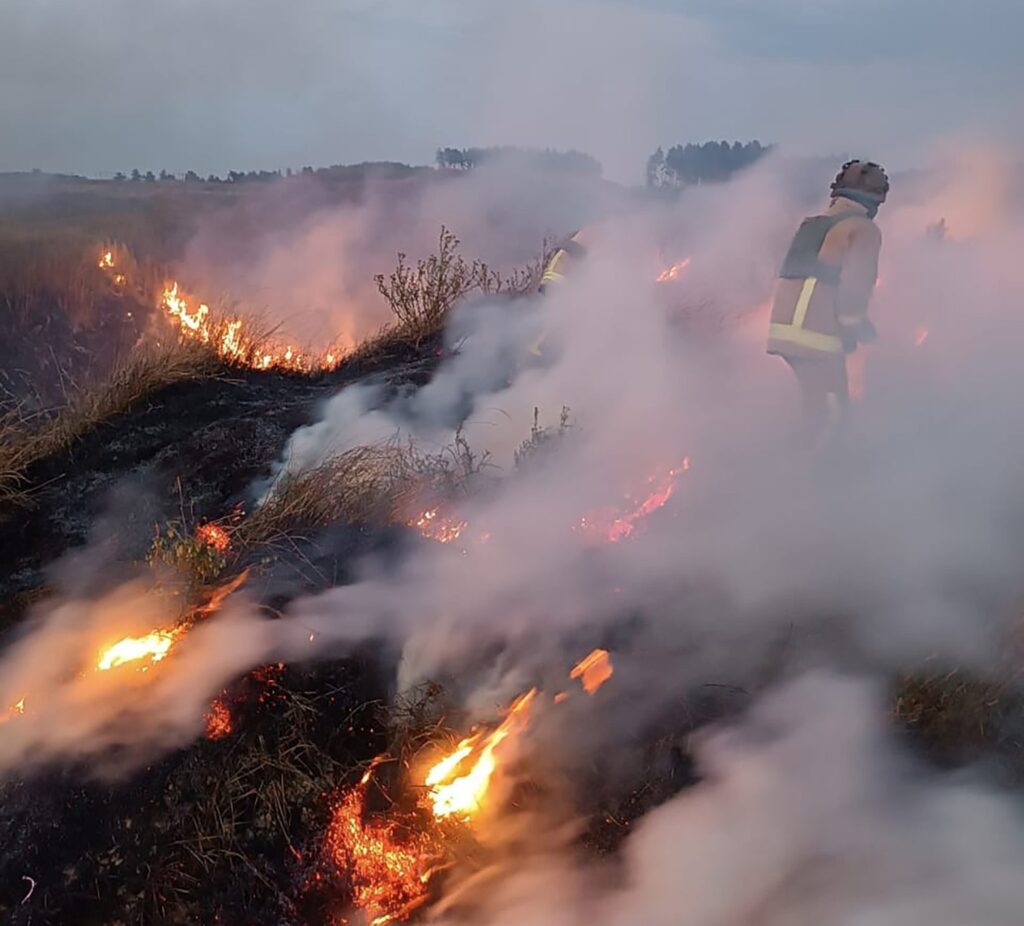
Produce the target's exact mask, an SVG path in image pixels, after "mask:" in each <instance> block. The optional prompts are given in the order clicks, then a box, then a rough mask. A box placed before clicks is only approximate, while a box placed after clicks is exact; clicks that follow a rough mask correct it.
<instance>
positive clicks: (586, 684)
mask: <svg viewBox="0 0 1024 926" xmlns="http://www.w3.org/2000/svg"><path fill="white" fill-rule="evenodd" d="M614 671H615V670H614V669H613V668H612V659H611V656H609V655H608V650H604V649H596V650H594V651H593V652H592V653H590V655H589V656H585V657H584V658H583V659H581V660H580V662H579V663H577V665H576V667H575V668H574V669H573V670H572V672H570V673H569V678H573V679H576V678H578V679H579V680H580V684H581V685H582V686H583V690H584V691H585V692H586V693H587V694H590V695H592V694H593V693H594V692H595V691H597V689H598V688H600V687H601V686H602V685H603V684H604V683H605V682H607V681H608V679H610V678H611V677H612V674H613V673H614Z"/></svg>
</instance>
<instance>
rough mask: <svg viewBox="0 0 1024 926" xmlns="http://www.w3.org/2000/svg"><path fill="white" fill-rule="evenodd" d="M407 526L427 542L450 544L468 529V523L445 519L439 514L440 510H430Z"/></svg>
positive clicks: (456, 519)
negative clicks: (413, 528)
mask: <svg viewBox="0 0 1024 926" xmlns="http://www.w3.org/2000/svg"><path fill="white" fill-rule="evenodd" d="M408 526H409V527H415V528H416V530H418V531H419V532H420V533H421V534H422V535H423V536H424V537H426V538H427V539H428V540H436V541H437V542H438V543H451V542H452V541H453V540H458V539H459V537H461V536H462V532H463V531H464V530H465V529H466V528H467V527H469V522H468V521H463V520H461V519H459V518H450V517H447V516H446V515H443V514H441V509H440V508H430V509H429V510H427V511H424V512H423V513H422V514H421V515H419V516H418V517H416V518H413V519H412V520H411V521H409V522H408Z"/></svg>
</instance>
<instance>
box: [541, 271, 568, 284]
mask: <svg viewBox="0 0 1024 926" xmlns="http://www.w3.org/2000/svg"><path fill="white" fill-rule="evenodd" d="M564 279H565V274H564V273H558V272H557V271H556V270H545V271H544V276H542V277H541V278H540V281H541V283H554V282H555V281H556V280H564Z"/></svg>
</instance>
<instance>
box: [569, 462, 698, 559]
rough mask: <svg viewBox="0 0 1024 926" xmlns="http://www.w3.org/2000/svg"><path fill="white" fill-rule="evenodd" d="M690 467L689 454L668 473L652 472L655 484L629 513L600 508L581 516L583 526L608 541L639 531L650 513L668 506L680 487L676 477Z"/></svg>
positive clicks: (614, 541)
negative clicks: (602, 510) (600, 510)
mask: <svg viewBox="0 0 1024 926" xmlns="http://www.w3.org/2000/svg"><path fill="white" fill-rule="evenodd" d="M689 468H690V458H689V457H686V458H685V459H684V460H683V462H682V463H681V464H680V465H679V466H678V467H677V468H676V469H670V470H669V471H668V473H666V474H665V475H660V476H659V475H655V476H651V477H650V478H648V480H647V484H648V485H650V486H653V488H652V489H651V491H650V492H649V494H648V495H647V496H645V497H644V499H643V500H642V501H641V502H639V503H638V504H636V505H635V507H633V508H632V510H630V511H628V512H627V513H626V514H621V515H620V514H617V513H615V512H600V513H598V514H597V515H592V516H590V517H585V518H581V519H580V527H581V528H582V529H583V530H584V531H585V532H586V533H587V534H590V535H593V536H596V537H599V538H601V539H603V540H605V541H607V542H608V543H620V542H621V541H623V540H626V539H627V538H629V537H632V536H633V534H635V533H636V530H637V528H638V527H639V525H640V523H641V522H642V521H643V519H644V518H646V517H647V516H648V515H649V514H651V513H652V512H654V511H657V510H658V509H659V508H664V507H665V505H666V504H667V503H668V500H669V499H670V498H671V497H672V495H673V494H674V492H675V488H676V478H677V477H678V476H679V475H680V474H681V473H685V472H686V471H687V470H689Z"/></svg>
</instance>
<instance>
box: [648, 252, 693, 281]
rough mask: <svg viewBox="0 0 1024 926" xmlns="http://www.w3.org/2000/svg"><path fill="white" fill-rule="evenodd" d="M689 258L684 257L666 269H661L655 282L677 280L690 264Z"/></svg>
mask: <svg viewBox="0 0 1024 926" xmlns="http://www.w3.org/2000/svg"><path fill="white" fill-rule="evenodd" d="M690 260H691V258H689V257H686V258H683V260H681V261H679V262H678V263H676V264H673V265H672V266H671V267H669V268H667V269H666V270H662V271H661V273H659V274H658V276H657V277H656V280H655V282H657V283H668V282H670V281H672V280H678V279H679V277H680V276H681V275H682V273H683V271H684V270H686V268H687V267H689V266H690Z"/></svg>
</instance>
